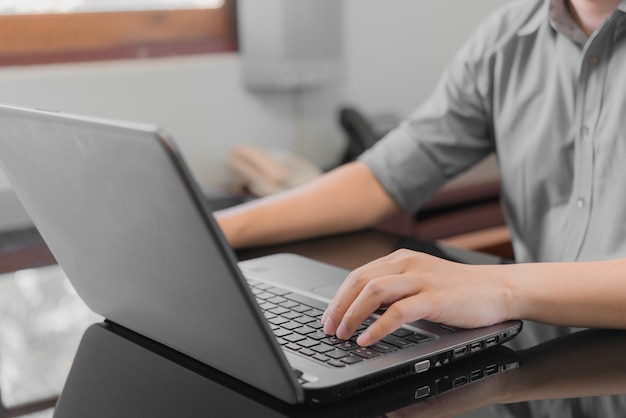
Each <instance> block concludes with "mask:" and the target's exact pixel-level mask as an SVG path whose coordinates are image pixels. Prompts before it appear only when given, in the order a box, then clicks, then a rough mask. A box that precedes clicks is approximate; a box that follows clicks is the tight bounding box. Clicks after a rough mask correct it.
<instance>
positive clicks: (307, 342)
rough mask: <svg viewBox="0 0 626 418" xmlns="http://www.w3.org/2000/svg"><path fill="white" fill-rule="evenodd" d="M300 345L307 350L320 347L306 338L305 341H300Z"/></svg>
mask: <svg viewBox="0 0 626 418" xmlns="http://www.w3.org/2000/svg"><path fill="white" fill-rule="evenodd" d="M298 344H300V345H301V346H302V347H305V348H311V347H313V346H314V345H318V344H319V342H317V341H315V340H312V339H310V338H305V339H304V340H300V341H298Z"/></svg>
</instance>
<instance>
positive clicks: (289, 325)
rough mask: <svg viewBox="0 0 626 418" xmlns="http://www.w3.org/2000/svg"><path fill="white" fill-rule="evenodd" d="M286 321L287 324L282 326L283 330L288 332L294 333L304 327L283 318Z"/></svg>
mask: <svg viewBox="0 0 626 418" xmlns="http://www.w3.org/2000/svg"><path fill="white" fill-rule="evenodd" d="M283 319H284V320H285V323H283V324H282V327H283V328H286V329H288V330H291V331H293V330H294V329H296V328H300V327H301V326H302V324H300V323H298V322H295V321H289V320H288V319H287V318H283Z"/></svg>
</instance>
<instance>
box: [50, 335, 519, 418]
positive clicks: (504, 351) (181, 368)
mask: <svg viewBox="0 0 626 418" xmlns="http://www.w3.org/2000/svg"><path fill="white" fill-rule="evenodd" d="M518 365H519V363H518V360H517V357H516V356H515V353H514V351H513V350H511V349H508V348H505V347H493V348H492V349H489V350H486V351H484V352H483V353H480V354H477V355H475V356H473V357H472V358H468V359H465V360H463V361H458V362H456V363H454V364H451V365H449V366H446V367H442V368H438V369H435V370H432V371H430V372H427V373H424V374H420V375H419V376H415V377H413V378H407V379H404V380H401V381H398V382H394V383H392V384H390V385H388V386H386V387H384V388H380V389H378V390H375V391H371V392H367V393H363V394H360V395H357V396H354V397H352V398H349V399H346V400H344V401H340V402H335V403H332V404H327V405H318V404H305V405H299V406H293V405H288V404H284V403H282V402H280V401H279V400H277V399H274V398H272V397H271V396H269V395H266V394H264V393H263V392H260V391H258V390H256V389H254V388H252V387H250V386H248V385H246V384H244V383H242V382H239V381H236V380H234V379H232V378H230V377H229V376H226V375H224V374H222V373H220V372H218V371H216V370H214V369H211V368H209V367H208V366H205V365H203V364H201V363H198V362H196V361H195V360H193V359H190V358H188V357H185V356H183V355H181V354H179V353H177V352H175V351H173V350H170V349H168V348H167V347H165V346H162V345H160V344H158V343H155V342H153V341H150V340H148V339H146V338H144V337H141V336H140V335H137V334H135V333H132V332H130V331H128V330H125V329H123V328H120V327H118V326H115V325H113V324H107V323H103V324H94V325H92V326H91V327H90V328H89V329H87V331H86V332H85V334H84V336H83V339H82V341H81V344H80V346H79V349H78V352H77V354H76V357H75V361H74V364H73V366H72V370H71V372H70V375H69V378H68V380H67V382H66V384H65V388H64V390H63V392H62V394H61V397H60V398H59V402H58V405H57V408H56V411H55V415H54V416H55V417H57V418H67V417H87V416H88V417H117V418H124V417H129V418H130V417H144V416H145V417H151V418H159V417H172V416H176V417H208V416H219V417H248V416H250V417H363V418H365V417H377V416H381V415H383V414H384V413H388V412H390V411H394V410H397V409H398V408H400V407H404V406H408V405H412V404H415V403H416V402H420V401H425V400H428V399H431V398H433V397H436V396H438V395H441V394H445V393H450V392H452V391H454V390H455V389H457V388H461V387H464V386H472V385H477V386H479V385H480V384H481V383H483V381H486V380H489V378H492V377H495V376H497V375H499V374H503V373H505V372H508V371H510V370H513V369H515V368H517V367H518Z"/></svg>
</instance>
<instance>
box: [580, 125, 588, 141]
mask: <svg viewBox="0 0 626 418" xmlns="http://www.w3.org/2000/svg"><path fill="white" fill-rule="evenodd" d="M580 136H581V137H582V139H589V128H587V127H586V126H583V127H582V128H580Z"/></svg>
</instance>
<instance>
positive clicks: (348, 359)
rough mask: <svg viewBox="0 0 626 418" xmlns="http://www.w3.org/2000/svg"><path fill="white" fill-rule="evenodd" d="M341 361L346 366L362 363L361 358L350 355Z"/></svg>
mask: <svg viewBox="0 0 626 418" xmlns="http://www.w3.org/2000/svg"><path fill="white" fill-rule="evenodd" d="M341 361H342V362H344V363H346V364H354V363H359V362H361V361H363V357H359V356H355V355H352V354H351V355H349V356H348V357H344V358H342V359H341Z"/></svg>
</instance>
